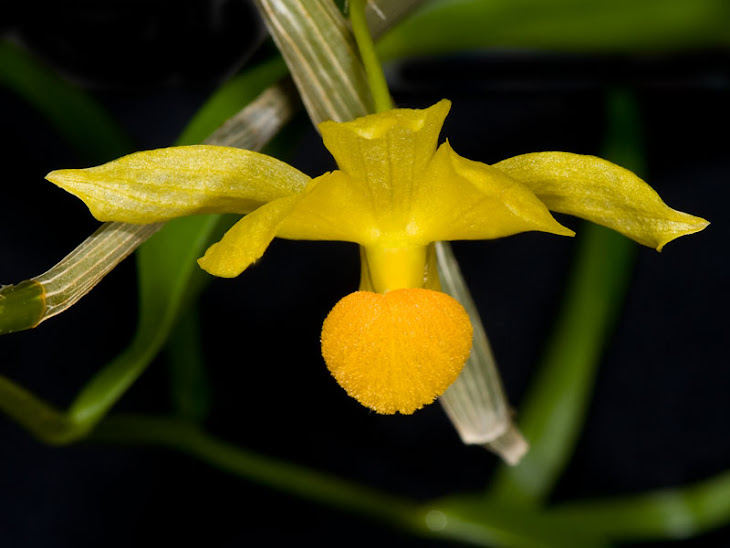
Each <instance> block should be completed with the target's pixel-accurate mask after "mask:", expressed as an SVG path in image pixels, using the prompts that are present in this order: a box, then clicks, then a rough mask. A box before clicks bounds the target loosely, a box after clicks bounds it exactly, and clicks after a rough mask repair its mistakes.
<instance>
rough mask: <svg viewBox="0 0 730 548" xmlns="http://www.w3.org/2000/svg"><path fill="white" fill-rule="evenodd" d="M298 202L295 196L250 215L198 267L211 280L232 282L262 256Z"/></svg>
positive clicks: (275, 201)
mask: <svg viewBox="0 0 730 548" xmlns="http://www.w3.org/2000/svg"><path fill="white" fill-rule="evenodd" d="M300 199H301V196H300V195H298V194H295V195H294V196H287V197H285V198H279V199H278V200H274V201H273V202H269V203H268V204H265V205H262V206H261V207H259V208H258V209H257V210H255V211H254V212H253V213H249V214H248V215H246V216H245V217H244V218H243V219H241V220H240V221H238V222H237V223H236V224H235V225H233V226H232V227H231V228H230V229H229V230H228V232H226V233H225V234H224V235H223V238H222V239H221V240H220V241H219V242H218V243H215V244H213V245H212V246H210V247H209V248H208V250H207V251H206V252H205V255H204V256H203V257H201V258H200V259H198V264H199V265H200V267H201V268H202V269H203V270H205V271H206V272H208V273H209V274H212V275H213V276H220V277H221V278H235V277H236V276H238V275H239V274H240V273H241V272H243V271H244V270H246V268H248V267H249V265H251V263H253V262H254V261H255V260H256V259H258V258H260V257H261V256H262V255H263V254H264V251H266V248H267V247H269V244H270V243H271V240H273V239H274V237H275V236H276V233H277V230H278V229H279V226H280V225H281V223H282V221H283V220H284V219H285V218H286V216H287V215H288V214H289V213H290V212H291V210H292V209H293V208H294V207H295V206H296V204H297V202H298V201H299V200H300Z"/></svg>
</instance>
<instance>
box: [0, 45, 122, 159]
mask: <svg viewBox="0 0 730 548" xmlns="http://www.w3.org/2000/svg"><path fill="white" fill-rule="evenodd" d="M0 85H4V86H6V87H7V88H9V89H11V90H13V91H14V92H15V93H17V94H18V95H19V96H20V97H22V98H23V99H25V100H26V101H28V103H30V104H31V105H33V107H35V108H36V109H37V110H38V111H39V112H40V113H41V114H43V115H44V116H45V117H46V118H47V119H48V121H49V122H50V123H51V124H52V125H53V126H54V127H55V128H56V129H57V130H58V132H59V134H60V135H61V136H62V137H63V138H64V139H66V140H67V141H68V142H69V143H71V145H72V146H73V147H74V148H75V149H76V150H77V151H78V152H80V153H81V154H83V155H84V157H85V158H87V159H88V160H93V161H106V160H109V159H110V158H114V157H115V156H120V155H122V154H125V153H127V152H131V151H132V150H133V146H132V142H131V140H130V139H129V137H127V135H126V134H125V133H124V132H123V131H122V130H121V128H120V127H119V125H118V124H117V123H116V122H115V121H114V120H113V119H112V118H111V117H110V116H109V115H108V114H107V113H106V111H104V109H102V108H101V107H100V106H99V105H98V104H97V103H96V102H95V101H94V100H93V99H92V98H91V97H90V96H88V95H87V94H86V93H84V92H83V91H81V90H80V89H78V88H75V87H74V86H72V85H70V84H69V83H67V82H66V81H65V80H63V79H62V78H61V77H60V76H58V75H57V74H56V73H55V72H53V71H52V70H50V69H49V68H47V67H46V66H45V65H43V64H42V63H41V62H40V61H38V60H37V59H35V58H34V57H33V56H32V55H30V54H28V53H27V52H25V51H23V50H22V49H20V48H18V47H16V46H14V45H12V44H10V43H9V42H0Z"/></svg>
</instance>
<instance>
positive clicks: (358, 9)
mask: <svg viewBox="0 0 730 548" xmlns="http://www.w3.org/2000/svg"><path fill="white" fill-rule="evenodd" d="M365 4H366V0H350V22H351V23H352V33H353V34H354V35H355V42H357V47H358V49H359V50H360V58H361V59H362V63H363V65H364V66H365V73H366V74H367V78H368V85H369V86H370V93H371V94H372V96H373V101H374V102H375V110H376V112H385V111H387V110H391V109H392V108H393V100H392V99H391V97H390V91H389V90H388V83H387V82H386V80H385V74H383V67H382V65H381V64H380V61H379V60H378V56H377V54H376V53H375V45H374V44H373V38H372V36H370V29H369V28H368V23H367V21H366V19H365Z"/></svg>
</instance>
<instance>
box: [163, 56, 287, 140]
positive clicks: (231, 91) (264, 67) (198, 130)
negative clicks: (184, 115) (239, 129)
mask: <svg viewBox="0 0 730 548" xmlns="http://www.w3.org/2000/svg"><path fill="white" fill-rule="evenodd" d="M286 72H287V71H286V64H285V63H284V61H283V60H282V59H281V57H275V58H273V59H270V60H268V61H265V62H263V63H261V64H260V65H257V66H255V67H252V68H248V69H246V71H245V72H243V73H241V74H238V75H237V76H234V77H233V78H231V79H230V80H228V81H227V82H226V83H225V84H223V85H222V86H221V87H219V88H218V89H217V90H216V91H215V93H213V95H211V96H210V97H209V98H208V99H207V101H206V102H205V104H204V105H203V106H202V107H200V109H199V110H198V112H197V113H196V114H195V116H193V118H192V119H191V120H190V122H188V124H187V126H185V129H184V130H183V132H182V133H181V134H180V136H179V137H178V139H177V141H175V144H176V145H177V146H181V145H195V144H198V143H202V142H203V140H205V139H206V138H207V137H208V136H209V135H210V134H211V133H213V132H214V131H215V130H216V129H217V128H218V127H220V125H221V124H222V123H223V122H224V121H226V120H228V119H229V118H231V117H232V116H233V115H234V114H236V113H237V112H238V111H239V110H241V109H242V108H243V107H244V106H245V105H247V104H248V103H250V102H251V101H253V100H254V99H255V98H256V96H257V95H258V94H259V93H261V91H262V90H263V89H264V88H265V87H268V86H269V85H272V84H273V83H274V82H277V81H278V80H280V79H281V78H283V77H284V76H285V75H286Z"/></svg>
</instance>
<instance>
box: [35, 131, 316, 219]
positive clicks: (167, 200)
mask: <svg viewBox="0 0 730 548" xmlns="http://www.w3.org/2000/svg"><path fill="white" fill-rule="evenodd" d="M46 178H47V179H48V180H49V181H51V182H52V183H55V184H56V185H58V186H60V187H61V188H63V189H65V190H67V191H68V192H70V193H71V194H74V195H75V196H77V197H79V198H81V200H83V201H84V203H85V204H86V205H87V206H88V207H89V209H90V210H91V213H92V215H94V217H96V218H97V219H98V220H100V221H122V222H126V223H137V224H147V223H156V222H162V221H168V220H170V219H174V218H175V217H182V216H186V215H194V214H198V213H248V212H250V211H253V210H254V209H256V208H257V207H259V206H260V205H262V204H264V203H266V202H269V201H271V200H275V199H277V198H282V197H284V196H289V195H291V194H294V193H297V192H300V191H301V190H302V189H304V187H305V186H306V185H307V183H308V182H309V181H310V178H309V177H308V176H307V175H305V174H304V173H302V172H301V171H299V170H297V169H295V168H293V167H291V166H290V165H288V164H285V163H284V162H281V161H279V160H277V159H275V158H271V157H270V156H266V155H264V154H259V153H257V152H252V151H249V150H242V149H238V148H231V147H219V146H207V145H198V146H187V147H172V148H162V149H157V150H149V151H145V152H137V153H135V154H130V155H128V156H124V157H122V158H119V159H118V160H114V161H112V162H109V163H106V164H104V165H101V166H97V167H92V168H88V169H64V170H60V171H53V172H51V173H49V174H48V175H47V176H46Z"/></svg>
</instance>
